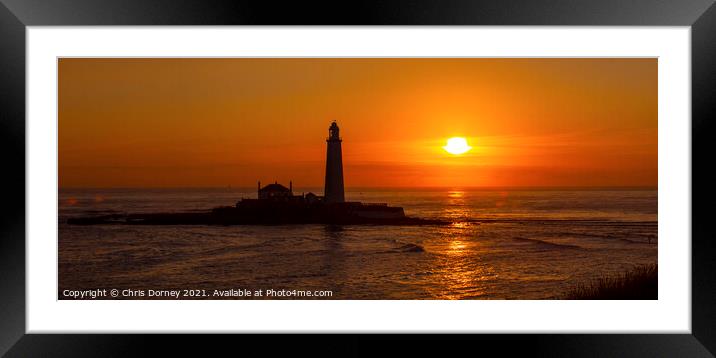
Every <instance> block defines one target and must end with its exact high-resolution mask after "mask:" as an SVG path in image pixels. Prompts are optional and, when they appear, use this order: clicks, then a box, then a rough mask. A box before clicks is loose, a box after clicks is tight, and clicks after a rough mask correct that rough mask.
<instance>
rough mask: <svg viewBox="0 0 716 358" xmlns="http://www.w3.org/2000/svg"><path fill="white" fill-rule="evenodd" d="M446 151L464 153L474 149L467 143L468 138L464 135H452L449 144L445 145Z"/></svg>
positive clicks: (456, 153)
mask: <svg viewBox="0 0 716 358" xmlns="http://www.w3.org/2000/svg"><path fill="white" fill-rule="evenodd" d="M443 149H445V151H447V152H448V153H450V154H455V155H458V154H463V153H465V152H467V151H468V150H470V149H472V147H471V146H469V145H467V140H466V139H465V138H462V137H452V138H450V139H448V141H447V145H446V146H444V147H443Z"/></svg>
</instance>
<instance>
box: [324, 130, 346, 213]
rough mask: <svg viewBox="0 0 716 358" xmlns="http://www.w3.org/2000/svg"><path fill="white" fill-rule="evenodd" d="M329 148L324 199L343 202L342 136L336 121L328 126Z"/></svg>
mask: <svg viewBox="0 0 716 358" xmlns="http://www.w3.org/2000/svg"><path fill="white" fill-rule="evenodd" d="M326 142H327V143H328V149H327V152H326V187H325V191H324V200H325V201H326V203H342V202H344V201H345V194H344V192H343V154H342V151H341V137H340V136H339V135H338V125H337V124H336V121H333V123H331V126H330V127H329V128H328V139H326Z"/></svg>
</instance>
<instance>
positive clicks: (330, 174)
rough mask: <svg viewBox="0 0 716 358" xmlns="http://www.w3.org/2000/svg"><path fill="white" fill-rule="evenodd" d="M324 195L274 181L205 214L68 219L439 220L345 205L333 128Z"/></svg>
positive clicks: (238, 222)
mask: <svg viewBox="0 0 716 358" xmlns="http://www.w3.org/2000/svg"><path fill="white" fill-rule="evenodd" d="M328 133H329V136H328V138H327V139H326V142H327V143H328V148H327V154H326V181H325V191H324V193H325V195H324V196H318V195H316V194H314V193H307V194H302V195H294V194H293V183H291V182H289V187H288V188H287V187H285V186H283V185H281V184H279V183H278V182H275V183H273V184H269V185H267V186H265V187H261V182H259V183H258V198H257V199H241V200H240V201H239V202H237V203H236V205H235V206H223V207H218V208H214V209H211V210H207V211H204V212H185V213H150V214H112V215H103V216H92V217H77V218H70V219H68V220H67V222H68V224H74V225H101V224H128V225H282V224H375V225H432V224H446V222H443V221H441V220H429V219H420V218H411V217H408V216H405V212H404V211H403V208H401V207H394V206H388V204H386V203H361V202H346V201H345V194H344V188H343V159H342V151H341V142H342V140H341V138H340V136H339V135H338V125H337V124H336V122H335V121H334V122H333V123H332V124H331V126H330V127H329V129H328Z"/></svg>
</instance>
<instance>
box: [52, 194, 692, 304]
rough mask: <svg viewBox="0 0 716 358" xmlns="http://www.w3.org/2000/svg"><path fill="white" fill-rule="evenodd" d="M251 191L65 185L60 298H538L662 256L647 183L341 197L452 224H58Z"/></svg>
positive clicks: (229, 201) (195, 204)
mask: <svg viewBox="0 0 716 358" xmlns="http://www.w3.org/2000/svg"><path fill="white" fill-rule="evenodd" d="M307 191H308V190H307ZM318 192H320V190H319V191H318ZM255 195H256V194H255V193H254V192H253V191H247V190H242V189H176V190H174V189H172V190H169V189H162V190H151V189H107V190H100V189H86V190H80V189H67V190H60V193H59V278H58V279H59V293H58V294H59V295H60V298H65V297H62V295H61V292H63V291H64V290H66V289H70V290H84V289H97V288H106V289H112V288H116V289H120V290H123V289H142V290H146V289H156V290H183V289H204V290H207V293H209V294H211V293H212V292H213V290H215V289H218V290H230V289H236V290H238V289H249V290H258V289H262V290H267V289H273V290H282V289H284V290H301V291H315V290H321V291H332V296H331V297H330V298H331V299H543V298H552V297H555V296H558V295H560V294H562V293H564V292H565V291H566V290H568V289H569V288H571V287H573V286H574V285H576V284H578V283H582V282H586V281H589V280H591V279H593V278H595V277H598V276H600V275H604V274H610V273H621V272H623V271H624V270H627V269H630V268H631V267H633V266H634V265H638V264H649V263H656V261H657V242H658V239H657V192H656V190H643V191H627V190H615V191H606V190H603V191H598V190H592V191H568V190H565V191H514V190H506V191H500V190H495V191H488V190H423V191H406V190H392V191H391V190H375V189H373V190H366V191H348V192H347V193H346V199H347V200H351V201H364V202H386V203H389V204H390V205H391V206H402V207H404V208H405V212H406V214H407V215H409V216H418V217H424V218H441V219H448V220H450V221H451V222H453V224H452V225H449V226H351V225H349V226H342V227H334V226H326V225H285V226H226V227H225V226H126V225H104V226H71V225H67V224H66V223H65V222H66V219H67V218H68V217H72V216H86V215H91V214H98V215H100V214H107V213H112V212H129V213H139V212H168V211H191V210H199V209H208V208H211V207H215V206H220V205H233V204H234V203H235V202H236V201H237V200H238V199H240V198H241V197H245V198H249V197H255ZM684 239H686V238H684ZM145 298H146V297H145ZM211 298H220V297H211ZM233 298H236V297H233Z"/></svg>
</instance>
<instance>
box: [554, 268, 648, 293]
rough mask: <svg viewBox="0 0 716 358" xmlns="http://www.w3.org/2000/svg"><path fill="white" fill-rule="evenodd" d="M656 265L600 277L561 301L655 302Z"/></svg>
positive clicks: (582, 285) (583, 285)
mask: <svg viewBox="0 0 716 358" xmlns="http://www.w3.org/2000/svg"><path fill="white" fill-rule="evenodd" d="M657 271H658V270H657V265H656V264H652V265H642V266H637V267H635V268H634V269H632V270H631V271H627V272H625V273H622V274H619V275H610V276H604V277H600V278H599V279H597V280H595V281H593V282H590V283H588V284H580V285H578V286H577V287H575V288H573V289H572V290H571V291H569V292H568V293H567V294H566V295H565V296H564V297H562V299H566V300H656V299H658V298H659V296H658V292H659V290H658V274H657Z"/></svg>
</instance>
